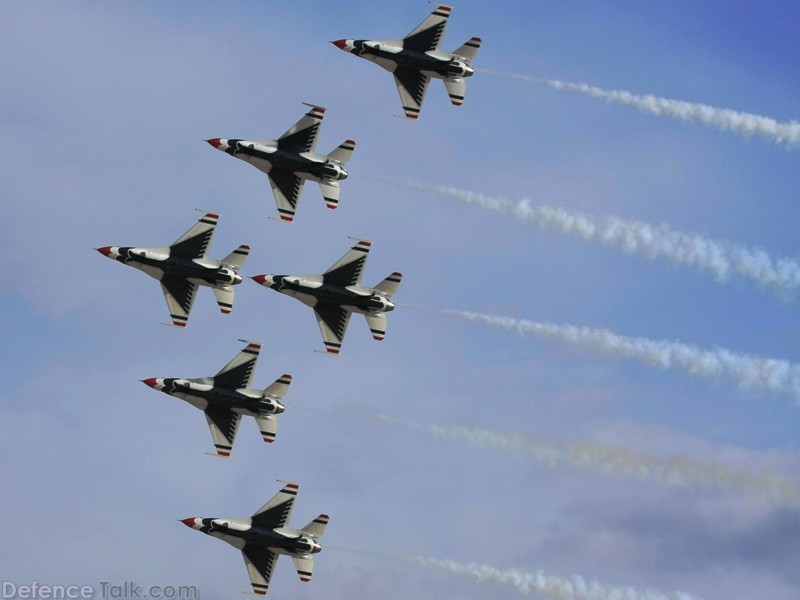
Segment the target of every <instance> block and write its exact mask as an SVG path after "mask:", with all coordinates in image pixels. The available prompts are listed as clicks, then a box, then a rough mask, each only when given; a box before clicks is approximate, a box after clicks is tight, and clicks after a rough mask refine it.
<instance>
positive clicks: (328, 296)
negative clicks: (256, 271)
mask: <svg viewBox="0 0 800 600" xmlns="http://www.w3.org/2000/svg"><path fill="white" fill-rule="evenodd" d="M371 245H372V242H369V241H366V240H359V241H358V242H357V243H356V244H355V245H354V246H353V247H352V248H351V249H350V251H349V252H347V254H345V255H344V256H343V257H342V258H340V259H339V260H338V261H336V263H334V264H333V266H331V268H330V269H328V270H327V271H325V273H323V274H322V275H256V276H255V277H251V279H253V280H254V281H255V282H256V283H258V284H260V285H263V286H264V287H268V288H272V289H273V290H276V291H278V292H281V293H282V294H286V295H287V296H292V297H293V298H297V299H298V300H300V302H302V303H303V304H305V305H307V306H310V307H311V308H313V309H314V313H315V314H316V317H317V322H318V323H319V329H320V331H321V332H322V339H323V342H324V343H325V349H326V350H327V351H328V352H330V353H331V354H339V350H340V348H341V347H342V340H343V339H344V334H345V331H346V330H347V325H348V323H349V322H350V315H351V314H352V313H354V312H357V313H361V314H363V315H364V316H365V317H366V319H367V325H369V330H370V331H371V332H372V337H374V338H375V339H376V340H379V341H380V340H382V339H383V338H384V336H385V335H386V313H387V312H389V311H392V310H394V303H393V302H392V300H391V298H392V296H393V295H394V293H395V292H396V291H397V287H398V286H399V285H400V281H401V279H402V278H403V276H402V274H400V273H397V272H395V273H392V274H391V275H389V276H388V277H387V278H386V279H384V280H383V281H381V282H380V283H379V284H378V285H376V286H375V287H374V288H368V287H362V286H361V285H360V282H361V274H362V272H363V271H364V265H365V264H366V262H367V255H368V254H369V249H370V246H371Z"/></svg>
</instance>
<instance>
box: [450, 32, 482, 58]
mask: <svg viewBox="0 0 800 600" xmlns="http://www.w3.org/2000/svg"><path fill="white" fill-rule="evenodd" d="M481 41H482V40H481V38H479V37H474V38H470V40H469V41H468V42H467V43H465V44H463V45H461V46H459V47H458V48H456V49H455V50H454V51H453V54H455V55H456V56H460V57H461V58H463V59H465V60H467V61H471V60H475V57H476V56H477V55H478V50H480V48H481Z"/></svg>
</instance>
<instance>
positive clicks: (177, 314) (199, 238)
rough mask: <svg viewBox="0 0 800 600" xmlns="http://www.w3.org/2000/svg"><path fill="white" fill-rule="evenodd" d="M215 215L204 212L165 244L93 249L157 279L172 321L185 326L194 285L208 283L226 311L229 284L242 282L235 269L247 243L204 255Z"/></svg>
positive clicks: (229, 303) (230, 294)
mask: <svg viewBox="0 0 800 600" xmlns="http://www.w3.org/2000/svg"><path fill="white" fill-rule="evenodd" d="M217 219H219V215H217V214H214V213H206V214H205V215H204V216H203V218H202V219H200V220H199V221H198V222H197V223H196V224H195V225H194V226H192V227H191V229H189V231H187V232H186V233H184V234H183V235H182V236H181V237H179V238H178V239H177V240H175V242H173V244H172V245H171V246H169V247H160V248H131V247H128V246H104V247H103V248H97V249H96V250H97V251H98V252H99V253H100V254H102V255H103V256H107V257H108V258H112V259H114V260H116V261H119V262H121V263H123V264H126V265H130V266H131V267H135V268H136V269H139V270H140V271H144V272H145V273H147V274H148V275H150V277H153V278H155V279H158V280H159V281H160V282H161V289H162V290H163V292H164V297H165V298H166V299H167V307H168V308H169V314H170V317H172V324H173V325H175V326H176V327H186V322H187V321H188V320H189V313H190V312H191V310H192V304H194V299H195V296H196V295H197V286H199V285H204V286H207V287H210V288H211V290H212V291H213V292H214V297H215V298H216V299H217V304H219V309H220V310H221V311H222V312H223V313H224V314H228V313H230V312H231V310H232V309H233V286H234V285H238V284H240V283H241V282H242V276H241V275H239V273H237V272H236V271H237V270H238V269H241V268H242V266H243V265H244V261H245V259H247V255H248V254H250V246H245V245H242V246H239V247H238V248H237V249H236V250H234V251H233V252H231V253H230V254H229V255H228V256H226V257H225V258H223V259H222V260H212V259H210V258H208V251H209V247H210V246H211V239H212V238H213V237H214V229H215V228H216V226H217Z"/></svg>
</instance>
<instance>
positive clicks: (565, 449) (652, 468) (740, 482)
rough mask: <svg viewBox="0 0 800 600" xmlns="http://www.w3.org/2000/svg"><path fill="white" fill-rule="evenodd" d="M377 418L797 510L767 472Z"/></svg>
mask: <svg viewBox="0 0 800 600" xmlns="http://www.w3.org/2000/svg"><path fill="white" fill-rule="evenodd" d="M378 418H379V419H380V420H381V421H385V422H387V423H392V424H397V425H402V426H404V427H408V428H410V429H414V430H416V431H421V432H424V433H426V434H428V435H431V436H434V437H437V438H442V439H447V440H455V441H462V442H468V443H470V444H473V445H476V446H481V447H484V448H492V449H495V450H503V451H506V452H515V453H521V454H525V455H528V456H533V457H534V458H535V459H536V460H538V461H540V462H543V463H544V464H546V465H548V466H550V467H560V466H570V467H578V468H584V467H590V468H596V469H600V470H603V471H610V472H617V473H622V474H625V475H632V476H634V477H639V478H640V479H644V480H651V481H657V482H659V483H666V484H668V485H676V486H708V485H726V486H731V487H735V488H737V489H741V490H744V491H746V492H749V493H752V494H755V495H758V496H760V497H764V498H769V499H776V500H778V501H779V502H782V503H785V504H787V505H790V506H793V507H795V508H800V485H798V484H796V483H794V482H791V481H788V480H785V479H782V478H780V477H778V476H776V475H773V474H770V473H764V472H761V473H748V472H745V471H736V470H733V469H727V468H725V467H719V466H712V465H704V464H700V463H696V462H692V461H688V460H686V459H683V458H668V459H665V458H659V457H656V456H651V455H647V454H639V453H634V452H631V451H628V450H624V449H621V448H614V447H612V446H605V445H602V444H596V443H590V442H573V443H565V442H559V441H555V440H550V439H546V438H541V437H535V438H534V437H528V436H523V435H521V434H518V433H498V432H494V431H489V430H488V429H482V428H479V427H440V426H438V425H429V424H424V423H416V422H414V421H407V420H403V419H395V418H393V417H389V416H386V415H380V416H379V417H378Z"/></svg>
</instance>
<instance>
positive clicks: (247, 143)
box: [206, 104, 356, 223]
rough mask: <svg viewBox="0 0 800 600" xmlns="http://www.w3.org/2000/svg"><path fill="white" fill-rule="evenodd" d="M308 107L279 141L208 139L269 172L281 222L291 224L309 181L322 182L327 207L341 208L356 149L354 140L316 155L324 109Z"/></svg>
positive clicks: (225, 150)
mask: <svg viewBox="0 0 800 600" xmlns="http://www.w3.org/2000/svg"><path fill="white" fill-rule="evenodd" d="M306 106H310V107H311V110H309V111H308V112H307V113H306V114H305V115H304V116H303V118H302V119H300V120H299V121H298V122H297V123H295V124H294V125H292V127H291V128H290V129H289V131H287V132H286V133H284V134H283V135H282V136H281V137H279V138H278V139H277V140H266V141H251V140H233V139H225V138H213V139H210V140H206V141H207V142H208V143H209V144H211V145H212V146H214V148H216V149H217V150H222V151H223V152H227V153H228V154H230V155H231V156H235V157H236V158H240V159H241V160H244V161H247V162H249V163H250V164H251V165H253V166H254V167H255V168H256V169H258V170H259V171H263V172H264V173H266V174H267V176H268V177H269V184H270V185H271V186H272V193H273V194H274V195H275V202H276V203H277V205H278V214H280V217H281V220H283V221H287V222H289V223H291V222H292V220H293V219H294V213H295V211H296V210H297V202H298V201H299V200H300V193H301V192H302V191H303V183H305V180H306V179H310V180H311V181H316V182H317V183H319V187H320V189H321V190H322V196H323V197H324V198H325V203H326V204H327V205H328V208H336V207H337V206H338V205H339V182H340V181H342V180H343V179H347V171H345V169H344V166H345V165H346V164H347V161H349V160H350V156H352V154H353V150H354V149H355V147H356V143H355V142H354V141H353V140H346V141H344V142H342V143H341V144H340V145H339V147H338V148H336V149H335V150H334V151H333V152H331V153H330V154H327V155H324V154H317V153H316V152H315V151H314V148H315V147H316V145H317V134H318V133H319V126H320V124H321V123H322V117H323V116H324V115H325V109H324V108H322V107H321V106H314V105H313V104H306Z"/></svg>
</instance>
